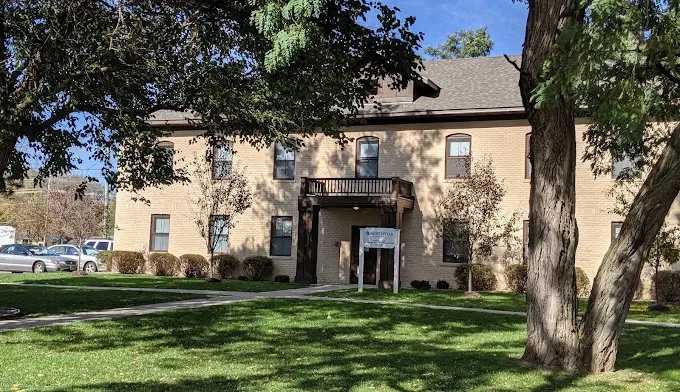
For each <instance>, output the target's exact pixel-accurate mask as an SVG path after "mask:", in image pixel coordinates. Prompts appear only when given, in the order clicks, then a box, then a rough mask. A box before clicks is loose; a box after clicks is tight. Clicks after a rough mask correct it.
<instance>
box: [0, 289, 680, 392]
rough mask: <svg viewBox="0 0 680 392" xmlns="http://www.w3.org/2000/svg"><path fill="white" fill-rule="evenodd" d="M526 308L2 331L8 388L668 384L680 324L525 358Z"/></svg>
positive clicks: (299, 310)
mask: <svg viewBox="0 0 680 392" xmlns="http://www.w3.org/2000/svg"><path fill="white" fill-rule="evenodd" d="M525 328H526V326H525V324H524V322H523V319H522V317H516V316H495V315H482V314H475V313H466V312H450V311H441V310H432V309H422V308H403V307H396V306H376V305H372V304H354V303H332V302H317V301H309V300H283V299H270V300H258V301H250V302H242V303H236V304H232V305H229V306H217V307H211V308H203V309H193V310H187V311H180V312H170V313H161V314H156V315H148V316H140V317H129V318H122V319H115V320H108V321H101V322H87V323H75V324H70V325H66V326H58V327H50V328H40V329H34V330H27V331H15V332H8V333H3V334H0V368H1V369H3V371H2V372H0V391H3V390H5V391H6V390H9V389H10V388H11V387H12V386H13V385H15V384H16V385H18V386H19V387H20V388H23V389H25V390H27V391H51V392H57V391H60V392H61V391H63V392H65V391H81V392H82V391H89V392H92V391H113V392H128V391H146V392H161V391H170V392H178V391H453V390H460V391H487V390H494V391H507V392H509V391H535V392H540V391H555V390H559V391H578V392H594V391H598V392H599V391H610V390H620V391H639V390H647V391H670V390H679V389H680V370H679V369H678V367H679V365H678V362H677V358H678V357H680V347H679V346H678V344H677V342H678V341H680V330H676V329H664V328H649V327H639V326H629V327H626V329H625V330H624V334H623V336H622V341H621V347H620V350H619V355H618V363H617V365H618V368H619V371H617V372H615V373H612V374H604V375H598V376H587V377H584V376H578V375H569V374H562V373H555V372H549V371H544V370H538V369H535V368H532V367H531V366H528V365H526V364H524V363H522V362H521V361H519V360H517V358H518V357H519V356H520V355H521V353H522V350H523V345H524V340H525V337H526V335H525Z"/></svg>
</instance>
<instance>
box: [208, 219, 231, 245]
mask: <svg viewBox="0 0 680 392" xmlns="http://www.w3.org/2000/svg"><path fill="white" fill-rule="evenodd" d="M210 220H211V221H212V224H211V225H210V238H211V240H210V243H211V244H212V245H213V246H214V247H215V250H214V251H215V253H227V251H228V250H229V220H228V219H227V218H226V217H225V216H211V217H210Z"/></svg>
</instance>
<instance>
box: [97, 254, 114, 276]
mask: <svg viewBox="0 0 680 392" xmlns="http://www.w3.org/2000/svg"><path fill="white" fill-rule="evenodd" d="M111 253H113V252H112V251H110V250H100V251H99V252H97V263H100V264H104V265H105V266H106V268H108V270H109V271H111V270H112V269H113V264H111Z"/></svg>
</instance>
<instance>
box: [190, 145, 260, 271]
mask: <svg viewBox="0 0 680 392" xmlns="http://www.w3.org/2000/svg"><path fill="white" fill-rule="evenodd" d="M213 170H214V161H213V160H212V158H211V156H210V154H208V156H207V157H199V156H194V162H193V169H192V185H191V186H192V188H193V193H194V195H193V197H192V200H191V205H192V208H191V210H192V214H193V216H192V218H193V220H194V223H195V224H196V227H197V228H198V233H199V234H200V235H201V238H203V241H204V242H205V245H206V250H207V252H208V253H209V254H210V260H209V261H210V276H211V277H213V276H212V275H213V273H214V272H215V260H216V259H215V252H216V251H217V249H218V247H219V245H220V241H221V236H226V238H227V241H228V238H229V232H230V230H231V229H232V228H233V227H234V226H235V225H236V222H237V219H238V216H239V215H241V214H243V213H244V212H245V211H246V210H247V209H248V208H250V206H251V205H252V201H253V197H252V191H251V189H250V184H249V183H248V178H247V176H246V175H245V172H244V171H243V169H241V168H240V167H239V166H238V165H230V166H229V168H228V171H229V175H228V176H225V177H224V178H222V177H221V178H220V179H215V178H214V176H213ZM222 173H225V172H222ZM227 243H228V242H227Z"/></svg>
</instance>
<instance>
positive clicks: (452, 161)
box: [446, 135, 470, 178]
mask: <svg viewBox="0 0 680 392" xmlns="http://www.w3.org/2000/svg"><path fill="white" fill-rule="evenodd" d="M469 161H470V135H451V136H448V137H447V138H446V178H458V177H467V176H468V174H469V172H470V162H469Z"/></svg>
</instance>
